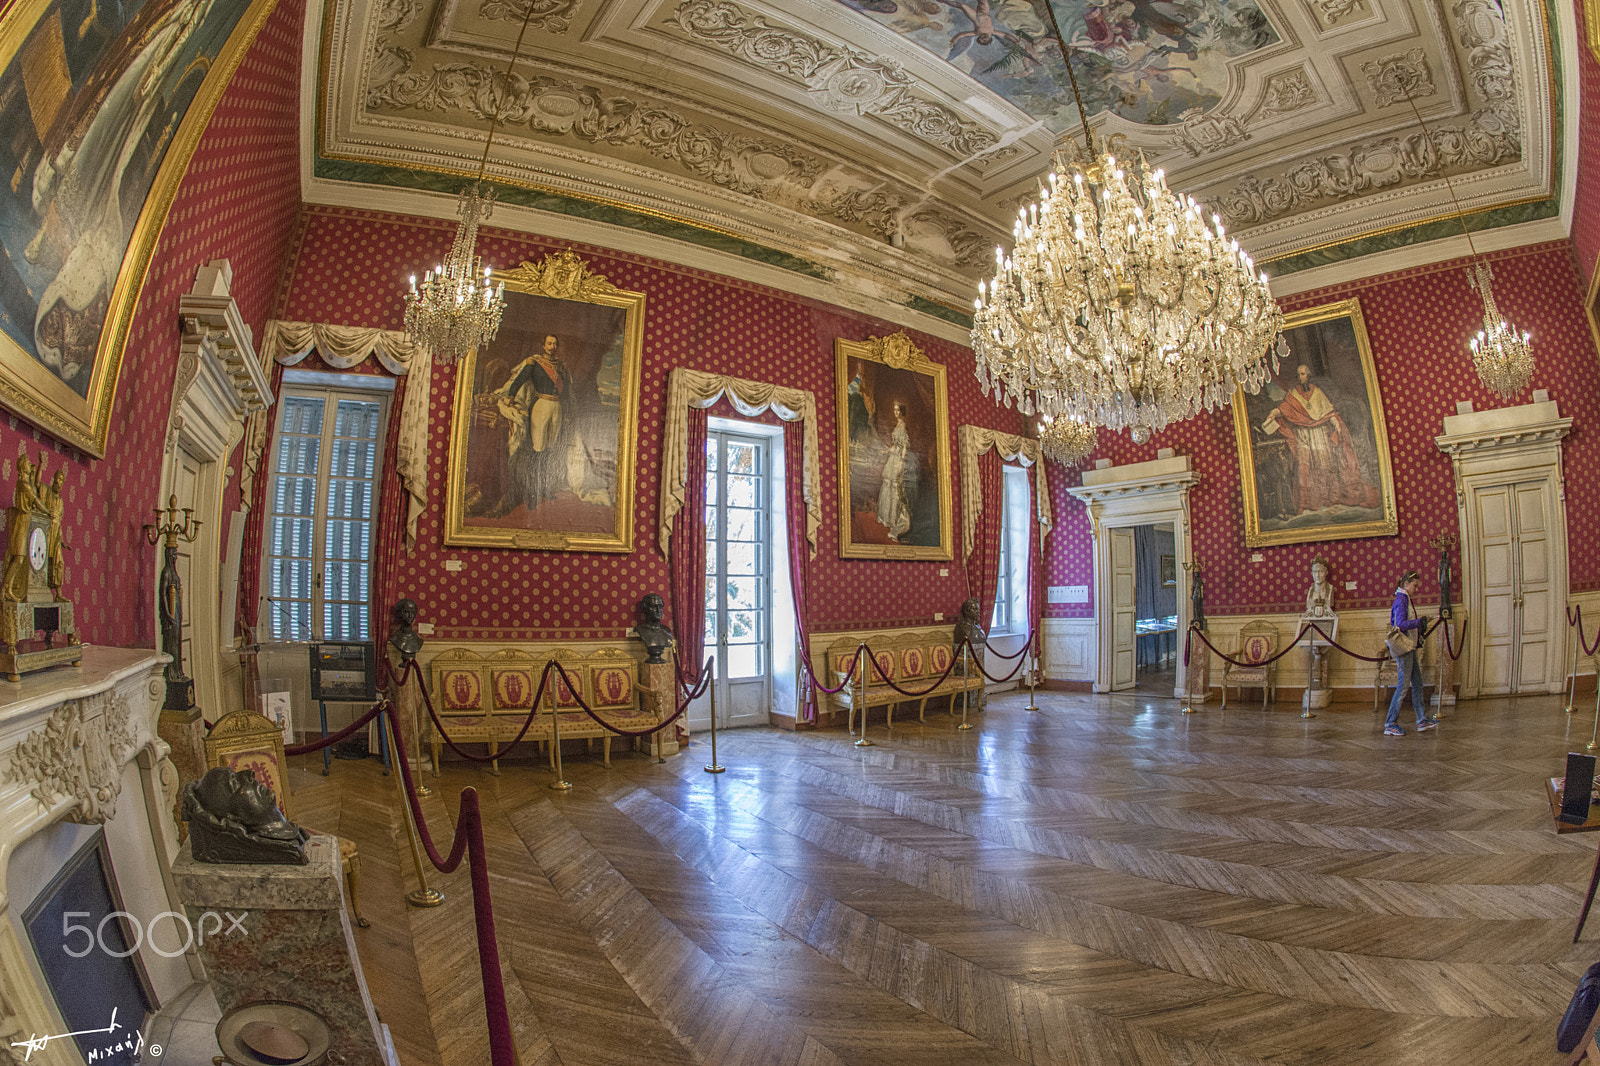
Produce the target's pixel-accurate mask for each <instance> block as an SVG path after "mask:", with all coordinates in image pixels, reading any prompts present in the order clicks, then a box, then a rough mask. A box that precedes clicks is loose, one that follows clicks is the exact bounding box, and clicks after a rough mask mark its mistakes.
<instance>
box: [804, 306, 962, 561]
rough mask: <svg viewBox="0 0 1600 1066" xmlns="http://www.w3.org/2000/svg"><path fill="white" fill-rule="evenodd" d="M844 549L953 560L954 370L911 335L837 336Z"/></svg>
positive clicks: (847, 553)
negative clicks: (948, 371) (948, 373)
mask: <svg viewBox="0 0 1600 1066" xmlns="http://www.w3.org/2000/svg"><path fill="white" fill-rule="evenodd" d="M834 374H835V379H836V381H837V384H838V421H837V423H836V424H835V430H836V434H837V435H836V443H835V446H836V448H837V450H838V458H839V508H838V517H839V556H840V558H844V559H950V558H952V557H953V555H954V552H953V551H952V547H953V544H954V535H953V532H952V521H951V509H952V504H951V493H950V403H949V396H948V394H947V391H946V386H945V368H944V367H943V366H940V365H939V364H938V363H935V362H932V361H931V360H929V359H928V357H927V356H926V355H924V354H923V352H922V351H921V349H919V348H918V347H917V346H916V345H915V344H914V343H912V341H911V338H910V337H909V336H907V335H906V334H905V333H903V332H901V333H895V334H893V335H891V336H889V337H871V338H868V339H867V340H864V341H848V340H837V341H835V342H834Z"/></svg>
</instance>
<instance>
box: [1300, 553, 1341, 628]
mask: <svg viewBox="0 0 1600 1066" xmlns="http://www.w3.org/2000/svg"><path fill="white" fill-rule="evenodd" d="M1301 617H1303V618H1334V617H1336V615H1335V614H1334V610H1333V582H1332V581H1329V580H1328V560H1326V559H1324V558H1322V556H1320V555H1319V556H1317V557H1316V558H1315V559H1313V560H1311V587H1310V588H1309V589H1307V590H1306V611H1305V614H1304V615H1302V616H1301Z"/></svg>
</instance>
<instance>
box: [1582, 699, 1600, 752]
mask: <svg viewBox="0 0 1600 1066" xmlns="http://www.w3.org/2000/svg"><path fill="white" fill-rule="evenodd" d="M1584 748H1586V749H1587V750H1589V751H1594V750H1595V749H1596V748H1600V684H1596V685H1595V689H1594V729H1593V730H1592V731H1591V732H1590V733H1589V743H1587V744H1585V745H1584Z"/></svg>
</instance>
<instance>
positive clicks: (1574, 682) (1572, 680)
mask: <svg viewBox="0 0 1600 1066" xmlns="http://www.w3.org/2000/svg"><path fill="white" fill-rule="evenodd" d="M1578 619H1579V620H1580V621H1581V620H1582V619H1583V616H1582V615H1579V616H1578ZM1567 628H1568V629H1575V628H1577V627H1575V626H1573V625H1570V624H1569V625H1568V626H1567ZM1582 643H1583V630H1581V629H1578V631H1577V632H1576V633H1575V634H1573V637H1572V672H1571V673H1570V674H1568V675H1567V706H1566V711H1567V713H1568V714H1571V713H1572V702H1573V700H1572V698H1573V696H1574V695H1576V694H1577V691H1578V645H1579V644H1582Z"/></svg>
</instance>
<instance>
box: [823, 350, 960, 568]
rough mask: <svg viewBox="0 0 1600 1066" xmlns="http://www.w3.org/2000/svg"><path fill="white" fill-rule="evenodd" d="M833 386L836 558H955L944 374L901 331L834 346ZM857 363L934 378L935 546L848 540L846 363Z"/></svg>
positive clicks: (848, 455) (849, 509)
mask: <svg viewBox="0 0 1600 1066" xmlns="http://www.w3.org/2000/svg"><path fill="white" fill-rule="evenodd" d="M833 351H834V382H835V390H836V396H837V401H838V406H837V408H836V411H837V416H838V417H837V420H836V421H835V423H834V450H835V451H836V452H837V453H838V458H839V497H838V504H837V511H838V521H839V557H840V558H841V559H937V560H949V559H953V558H954V557H955V552H954V544H955V535H954V525H953V520H952V518H951V508H952V507H953V506H954V503H953V501H952V499H951V492H950V397H949V393H948V390H947V388H946V385H945V368H944V367H943V366H941V365H940V364H938V363H935V362H933V361H931V360H930V359H929V358H928V357H927V356H926V355H924V354H923V352H922V349H920V348H918V347H917V346H916V344H915V343H913V342H912V340H911V338H910V336H908V335H907V334H906V333H905V332H904V331H903V330H902V331H901V332H898V333H893V334H890V335H889V336H887V337H869V338H867V339H866V340H864V341H847V340H844V339H843V338H840V339H838V340H835V341H834V342H833ZM852 359H862V360H865V361H867V362H872V363H881V364H883V365H884V366H887V367H891V368H893V369H895V370H909V371H911V372H912V373H916V374H927V375H929V376H931V377H932V378H933V396H934V401H933V402H934V412H933V418H934V449H935V451H936V452H937V453H938V455H937V458H938V466H939V469H938V476H937V478H936V479H935V481H936V483H937V485H938V491H939V543H938V544H937V545H913V544H858V543H856V542H854V541H853V540H852V539H851V536H850V534H851V507H850V443H849V435H850V428H849V427H850V402H849V396H848V389H849V384H850V375H849V367H850V360H852Z"/></svg>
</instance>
